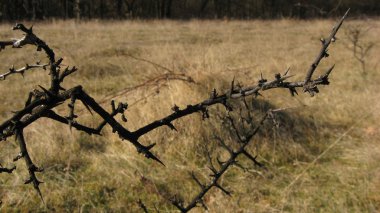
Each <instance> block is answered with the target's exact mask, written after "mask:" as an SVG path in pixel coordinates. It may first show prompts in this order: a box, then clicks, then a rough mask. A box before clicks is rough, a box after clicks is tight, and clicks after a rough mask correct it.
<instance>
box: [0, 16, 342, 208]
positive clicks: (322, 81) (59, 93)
mask: <svg viewBox="0 0 380 213" xmlns="http://www.w3.org/2000/svg"><path fill="white" fill-rule="evenodd" d="M347 13H348V11H347V12H346V14H345V15H344V16H343V17H342V19H341V20H340V21H339V22H338V24H337V25H336V26H335V27H334V28H333V30H332V32H331V34H330V36H329V38H328V39H327V40H325V41H323V42H322V49H321V52H320V54H319V55H318V56H317V58H316V60H315V61H314V63H313V64H312V66H311V68H310V69H309V70H308V72H307V75H306V78H305V80H304V81H294V82H292V81H288V79H289V78H290V77H292V76H290V75H288V71H286V72H285V73H284V74H283V75H281V74H276V75H275V77H274V79H273V80H271V81H268V80H267V79H264V78H263V77H262V76H261V79H260V80H259V81H258V83H257V84H253V85H252V86H248V87H240V86H236V85H235V84H234V81H232V83H231V88H230V89H229V90H228V91H226V92H225V93H223V94H218V93H217V91H216V89H214V90H213V91H212V92H211V95H210V97H209V98H207V99H206V100H204V101H202V102H200V103H198V104H194V105H188V106H187V107H185V108H183V109H180V108H179V107H178V106H174V107H173V108H172V110H173V113H171V114H170V115H168V116H166V117H164V118H162V119H159V120H156V121H153V122H152V123H149V124H147V125H145V126H142V127H141V128H139V129H137V130H135V131H131V130H128V129H126V128H125V127H124V126H123V125H122V124H121V123H119V122H118V121H117V120H116V119H115V118H114V117H115V116H116V115H118V114H121V118H122V120H124V121H127V119H126V117H125V116H124V111H125V110H127V106H128V105H127V104H124V103H120V104H119V105H118V106H117V107H116V105H115V103H114V102H113V101H111V107H112V108H111V111H110V112H108V111H107V110H106V109H105V108H103V107H102V106H101V105H100V104H99V103H98V102H97V101H96V100H94V99H93V98H92V97H91V96H90V95H89V94H88V93H86V92H85V91H84V89H83V88H82V86H80V85H78V86H75V87H73V88H70V89H67V90H66V89H64V88H63V87H62V86H61V83H62V82H63V81H64V79H65V78H66V77H67V76H69V75H71V74H73V73H74V72H76V71H77V68H76V67H71V68H69V67H66V68H64V69H63V68H62V67H61V63H62V61H63V59H62V58H60V59H58V60H56V59H55V53H54V51H53V50H52V49H51V48H50V47H49V46H48V45H47V44H46V43H45V42H44V41H43V40H41V39H40V38H39V37H37V36H36V35H35V34H34V33H33V29H32V27H31V28H29V29H28V28H26V27H25V26H24V25H23V24H16V25H15V26H14V27H13V30H20V31H22V32H23V33H25V35H24V36H23V37H22V38H20V39H17V40H11V41H0V47H1V49H5V48H6V47H7V46H11V47H13V48H21V47H23V46H25V45H34V46H36V47H37V51H41V50H43V51H44V52H45V54H46V55H47V57H48V59H49V63H48V64H43V65H40V64H37V65H26V66H25V67H24V68H20V69H17V70H16V69H14V68H11V69H10V70H9V71H8V72H6V73H4V74H3V75H1V76H2V78H3V79H5V78H6V77H7V76H9V75H11V74H16V73H17V74H23V73H24V72H25V71H27V70H29V69H32V68H49V75H50V87H49V88H48V89H46V88H44V87H42V86H39V89H35V90H33V91H32V92H30V93H29V96H28V98H27V101H26V103H25V107H24V108H22V109H20V110H19V111H16V112H15V114H14V115H13V116H12V117H11V118H9V119H7V120H5V121H4V122H3V123H2V124H0V140H4V141H5V140H6V139H7V138H9V137H11V136H13V135H14V136H15V138H16V141H17V142H18V144H19V145H20V154H19V155H17V157H16V158H15V160H18V159H21V158H24V160H25V163H26V167H27V169H28V172H29V179H28V180H27V181H25V183H31V184H33V187H34V188H35V189H36V191H37V193H38V195H39V196H40V197H41V199H42V195H41V192H40V189H39V184H40V183H41V182H40V181H39V180H38V179H37V175H36V172H41V171H42V169H40V168H38V167H37V166H35V165H34V163H33V162H32V160H31V157H30V156H29V154H28V151H27V146H26V143H25V139H24V133H23V132H24V129H25V128H27V127H28V126H29V125H30V124H32V123H34V122H35V121H37V120H39V119H40V118H49V119H52V120H55V121H58V122H60V123H63V124H67V125H68V126H69V128H75V129H77V130H79V131H83V132H86V133H88V134H95V135H100V134H101V131H102V129H103V128H104V127H105V126H106V125H107V124H108V125H109V126H110V127H111V128H112V130H113V132H114V133H117V134H118V135H119V137H120V139H121V140H127V141H128V142H130V143H131V144H132V145H133V146H135V148H136V150H137V152H138V153H141V154H143V155H144V156H145V157H146V158H150V159H153V160H155V161H157V162H158V163H160V164H162V165H164V164H163V162H162V161H161V160H160V159H159V158H158V157H157V156H156V155H155V154H153V153H152V152H151V149H152V148H153V147H154V146H155V143H152V144H149V145H143V144H141V143H140V142H139V138H140V137H142V136H143V135H145V134H148V133H149V132H150V131H152V130H154V129H157V128H158V127H161V126H168V127H169V128H171V129H172V130H176V128H175V126H174V125H173V123H172V122H173V121H175V120H177V119H180V118H182V117H184V116H187V115H190V114H193V113H196V112H201V113H202V117H203V118H208V117H209V113H208V108H209V107H210V106H213V105H216V104H221V105H224V106H225V107H226V109H227V110H229V111H230V110H232V108H231V106H230V105H229V103H228V101H229V100H231V99H238V98H244V97H247V96H253V97H256V96H258V95H259V94H260V93H259V92H261V91H264V90H269V89H275V88H286V89H288V90H289V91H290V92H291V94H292V95H294V94H297V90H296V88H298V87H302V88H303V89H304V92H309V93H310V95H311V96H313V95H314V94H315V93H318V92H319V90H318V88H317V86H318V85H328V84H329V75H330V73H331V71H332V69H333V68H334V66H332V67H331V68H330V69H328V70H327V71H326V72H325V73H324V74H323V75H321V76H319V77H318V78H315V79H312V75H313V73H314V71H315V70H316V68H317V66H318V64H319V62H320V61H321V60H322V58H324V57H327V56H328V54H327V48H328V46H329V45H330V43H331V42H332V41H334V40H335V35H336V33H337V31H338V30H339V28H340V26H341V25H342V23H343V21H344V19H345V18H346V16H347ZM77 100H80V101H81V102H82V104H83V105H84V106H85V107H86V108H87V109H88V110H89V111H90V112H91V113H94V114H98V115H99V116H100V117H101V118H102V121H101V122H100V124H99V125H98V126H97V127H95V128H93V127H88V126H86V125H84V124H79V123H77V122H76V118H77V117H78V115H76V114H75V104H77V103H78V102H77ZM65 101H70V103H69V115H68V116H62V115H59V114H58V113H56V112H54V109H55V107H57V106H59V105H61V104H63V103H64V102H65ZM252 134H253V135H255V134H256V133H255V132H254V133H252ZM253 135H252V137H253ZM249 140H250V137H245V138H241V142H242V146H241V147H240V149H239V150H237V151H233V150H230V151H231V158H230V160H229V161H227V163H225V164H224V166H222V167H221V169H220V170H216V169H212V171H213V172H214V177H215V179H214V181H213V182H212V184H211V185H206V186H205V189H207V188H208V189H207V190H205V191H204V192H203V193H201V194H200V195H199V196H198V197H196V198H194V200H193V201H192V202H190V204H189V205H188V206H186V207H183V205H182V204H181V202H173V204H175V205H176V206H177V207H180V209H181V208H183V209H184V210H189V209H191V208H193V207H194V206H195V205H196V204H199V203H203V202H202V199H201V198H202V197H203V196H204V194H206V193H207V191H208V190H209V189H210V188H211V187H213V186H215V187H217V188H220V189H222V187H221V186H220V185H218V183H217V181H218V179H219V177H220V176H221V175H223V173H224V172H225V171H226V170H227V168H228V167H229V165H232V164H234V163H235V159H236V157H237V156H238V155H240V154H244V155H245V156H247V157H248V158H249V159H251V160H252V159H255V158H254V157H252V156H250V155H248V154H247V153H246V152H245V150H244V148H245V147H246V145H247V144H248V143H249ZM253 161H254V160H253ZM254 162H255V161H254ZM255 163H256V164H257V162H255ZM2 171H5V172H7V171H13V170H12V169H11V170H6V169H4V168H2ZM222 191H225V192H227V191H226V190H224V189H222Z"/></svg>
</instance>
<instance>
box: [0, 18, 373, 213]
mask: <svg viewBox="0 0 380 213" xmlns="http://www.w3.org/2000/svg"><path fill="white" fill-rule="evenodd" d="M358 23H362V24H366V25H370V26H372V30H371V31H370V32H369V34H368V36H367V37H366V38H365V39H367V40H368V41H373V42H379V41H380V39H379V37H378V35H379V33H380V28H379V27H380V21H378V20H369V21H365V22H364V21H360V22H359V21H349V22H347V23H345V25H344V26H343V29H342V31H341V32H339V34H338V38H339V40H338V42H336V43H334V44H333V45H332V47H330V54H331V56H330V57H329V58H328V59H327V60H326V61H324V62H323V63H322V64H321V65H320V67H319V72H318V73H317V74H316V75H318V74H319V73H321V72H323V71H324V70H325V69H326V68H327V67H329V66H330V65H331V64H333V63H335V64H336V68H335V70H334V72H333V74H332V76H331V82H332V84H331V85H330V86H328V87H324V88H320V89H321V93H320V94H318V95H317V96H316V97H314V98H310V97H309V96H308V95H307V94H300V96H297V97H295V98H293V97H291V96H290V95H289V92H288V91H281V90H274V91H269V92H265V93H263V95H264V97H261V98H259V99H260V100H262V101H268V102H270V103H271V104H273V105H274V106H276V107H295V109H291V110H289V111H288V112H287V115H286V116H287V117H286V118H287V119H284V120H283V125H284V127H283V128H282V129H280V130H279V132H273V131H272V130H271V129H270V128H268V129H267V130H265V131H263V132H262V134H261V136H260V140H258V141H257V142H256V143H257V147H259V149H254V148H253V146H252V151H258V154H259V158H260V160H261V161H263V162H265V163H266V165H267V166H268V168H269V170H268V171H262V170H260V169H259V170H258V171H256V170H253V169H252V170H250V172H243V171H241V170H239V169H236V168H233V169H231V170H230V171H229V172H228V173H227V174H226V176H225V177H224V178H223V179H222V183H223V185H226V186H227V188H229V189H231V190H232V191H233V196H232V197H231V198H229V197H226V196H224V195H223V194H222V193H221V192H220V191H217V190H212V191H211V192H210V193H209V194H208V195H207V196H206V203H207V205H208V206H209V208H210V211H211V212H278V211H285V212H376V211H379V209H380V190H379V189H380V181H379V180H380V163H379V162H380V157H379V156H380V146H379V139H380V131H379V128H378V125H377V123H376V121H377V120H378V119H379V118H380V113H379V106H380V105H379V104H380V103H379V101H378V100H379V93H378V91H377V90H378V84H377V82H378V81H379V80H380V75H379V74H378V70H379V67H378V64H379V58H378V56H379V55H380V48H378V46H376V47H375V49H373V52H372V54H371V56H372V57H370V58H368V73H369V74H368V76H367V77H366V78H364V77H363V76H362V75H361V73H360V66H359V64H358V63H357V62H356V61H355V60H354V58H353V57H352V53H351V52H350V51H349V50H347V49H346V48H345V46H344V43H345V42H347V39H346V38H345V36H344V33H343V31H344V30H345V27H346V25H354V24H358ZM333 24H334V21H332V20H319V21H295V20H280V21H246V22H245V21H197V20H193V21H188V22H180V21H132V22H130V21H128V22H84V23H75V22H71V21H66V22H63V21H57V22H52V23H37V24H35V32H36V33H37V34H38V35H39V36H40V37H41V38H43V39H44V40H45V41H46V42H47V43H48V44H49V45H50V46H51V47H52V48H53V49H54V50H55V51H56V53H57V55H58V56H61V57H63V58H64V64H65V65H71V66H72V65H75V66H77V67H79V72H78V73H76V74H74V75H73V76H72V77H71V78H68V79H67V81H66V82H65V84H64V85H65V86H66V87H67V88H68V87H71V86H74V85H78V84H81V85H83V86H84V88H85V90H86V91H87V92H89V93H90V94H91V95H92V96H93V97H95V99H97V100H99V101H101V100H103V98H104V97H106V96H107V95H109V94H114V93H116V92H117V91H120V90H123V89H125V88H128V87H133V86H136V85H138V84H141V83H142V82H144V81H145V80H148V79H150V78H153V77H155V76H158V75H160V74H163V73H165V70H162V69H159V68H156V67H154V66H152V65H151V64H148V63H144V62H141V61H138V60H134V59H132V58H130V57H128V56H127V54H133V55H135V56H138V57H140V58H145V59H148V60H151V61H154V62H156V63H158V64H161V65H163V66H165V67H168V68H170V69H172V70H175V71H176V72H181V73H185V74H187V75H189V76H191V77H193V78H194V79H195V81H196V82H197V83H198V84H196V85H195V84H189V83H185V82H181V81H170V82H167V86H166V87H163V88H161V90H160V93H158V94H156V95H154V96H150V97H149V98H148V99H147V100H146V101H143V102H138V103H136V104H134V105H133V106H132V107H131V108H130V109H128V111H127V113H126V115H127V117H128V120H129V121H128V122H127V123H126V124H125V126H126V127H128V128H130V129H136V128H138V127H139V126H142V125H143V124H146V123H148V122H149V121H152V120H154V119H158V118H160V117H163V116H165V115H167V114H168V113H170V111H171V110H170V108H171V107H172V106H173V105H174V104H177V105H178V106H180V107H184V106H186V105H187V104H191V103H196V102H198V101H201V100H203V99H205V98H207V97H208V96H209V92H210V91H211V90H212V88H217V89H218V90H219V91H221V90H224V89H226V88H228V85H229V82H230V81H231V80H232V78H233V76H235V77H236V79H238V80H239V82H241V83H242V84H243V85H247V84H249V83H252V82H256V81H257V79H258V78H259V75H260V72H263V73H264V76H265V77H267V78H272V76H273V75H274V74H275V73H277V72H283V71H284V70H285V69H286V68H287V67H291V73H292V74H296V76H295V77H294V79H299V80H302V79H303V77H304V74H305V72H306V70H307V68H308V66H309V65H310V63H311V62H312V60H313V59H314V57H315V56H316V54H317V52H318V51H319V48H320V43H319V42H318V40H319V38H320V37H322V36H326V35H327V34H328V33H329V32H330V29H331V27H332V26H333ZM10 28H11V26H10V25H1V26H0V38H1V39H0V40H4V39H7V38H11V37H18V36H20V35H19V34H18V32H12V31H10ZM0 54H1V55H0V58H1V63H0V68H1V69H0V70H4V71H6V70H7V69H8V68H9V67H10V65H12V64H14V65H15V67H17V66H22V65H24V63H30V64H31V63H33V62H35V61H36V60H38V59H42V60H45V58H44V57H45V56H43V55H42V54H41V53H36V52H35V49H34V47H26V48H23V49H21V50H20V49H6V50H5V51H2V52H0ZM47 83H48V77H47V73H46V72H44V71H37V70H35V71H31V72H28V73H27V74H26V75H25V78H21V77H20V76H12V77H10V78H9V79H7V80H6V81H1V82H0V91H1V106H0V117H1V119H2V120H4V119H6V118H8V117H9V116H10V115H11V110H15V109H18V108H20V107H22V105H23V104H24V101H25V100H26V97H27V93H28V91H30V90H31V89H33V88H36V85H39V84H41V85H47ZM155 90H156V88H154V87H149V88H143V89H138V90H135V91H134V92H132V93H128V94H127V95H125V96H124V95H121V96H119V97H118V98H117V100H118V101H127V102H128V103H129V104H133V103H134V102H135V101H136V100H138V99H139V98H140V97H142V96H146V95H148V94H151V93H152V92H154V91H155ZM299 93H301V91H299ZM103 105H104V106H107V105H109V104H108V103H107V102H106V103H104V104H103ZM59 112H61V113H64V114H66V113H68V110H67V109H65V107H61V108H60V109H59ZM222 112H223V111H222V110H221V109H215V108H214V109H212V110H211V113H212V115H215V114H216V113H222ZM80 120H81V121H83V122H85V123H88V124H92V125H95V124H96V123H97V122H99V118H97V117H95V118H92V117H91V116H90V115H89V114H88V113H86V115H83V116H82V118H81V119H80ZM175 125H176V127H177V128H178V130H179V133H176V132H172V131H170V130H168V129H167V128H162V129H159V130H156V131H154V132H152V133H150V134H149V135H146V136H144V137H143V138H142V142H143V143H146V144H147V143H153V142H155V143H157V144H158V145H157V146H156V147H155V148H154V152H155V153H157V154H158V155H159V156H160V158H161V159H162V160H163V161H164V162H165V164H166V167H162V166H160V165H158V164H156V163H154V162H152V161H149V160H146V159H145V158H144V157H143V156H141V155H138V154H137V153H136V151H135V149H134V148H133V147H132V146H130V144H129V143H126V142H121V141H120V140H119V139H118V137H117V136H116V135H114V134H112V133H111V131H110V130H109V129H106V130H105V133H104V135H105V136H104V137H97V136H87V135H86V134H83V133H79V132H76V131H73V132H72V133H71V132H70V131H69V129H68V127H66V126H62V125H60V124H56V123H54V122H52V121H49V120H45V119H42V120H40V121H38V122H37V123H36V124H33V125H32V126H30V127H28V128H27V130H26V140H27V143H28V147H29V150H30V154H31V156H32V158H33V160H34V161H35V163H36V164H37V165H41V166H43V167H45V172H44V173H42V174H40V175H39V177H40V178H41V179H42V180H43V181H44V182H45V183H44V184H43V185H41V188H42V193H43V195H44V197H45V201H46V203H47V208H45V207H44V206H43V204H42V203H41V201H40V200H39V198H38V196H37V195H36V193H35V191H34V190H33V189H32V187H31V186H25V185H23V179H24V178H25V177H26V171H25V167H24V164H23V162H22V161H20V162H17V164H16V165H17V167H18V169H17V170H16V171H15V172H14V174H12V175H7V174H1V175H0V181H1V182H0V183H1V188H0V199H1V200H2V201H3V205H2V206H1V207H0V209H1V211H4V212H7V211H16V210H19V211H22V212H24V211H28V210H32V211H51V210H55V211H58V212H62V211H69V212H71V211H78V212H82V211H84V212H92V211H94V210H95V211H116V212H138V211H141V209H139V208H138V206H137V205H136V201H137V200H138V199H139V198H141V199H142V200H143V201H144V202H145V204H146V205H147V206H148V207H149V208H150V209H153V205H156V206H157V208H159V209H160V210H162V211H163V212H167V211H172V210H175V209H174V208H173V207H172V206H171V205H170V204H168V203H167V202H166V201H165V200H164V199H163V196H166V195H168V194H172V195H173V194H176V193H177V194H180V195H182V196H183V197H184V198H185V200H189V199H190V198H191V196H192V195H194V194H195V193H196V192H197V190H199V189H198V187H197V186H196V185H195V184H194V183H193V182H192V181H191V179H190V178H189V175H188V172H189V171H196V172H197V173H198V174H199V176H200V177H202V178H203V180H206V179H207V178H208V177H207V172H208V171H207V165H206V159H205V156H204V154H203V152H202V150H201V148H200V147H202V145H203V144H208V143H211V141H210V140H211V139H210V138H211V136H212V133H213V132H214V131H215V132H218V133H221V132H222V131H223V130H222V129H221V125H220V123H219V122H217V119H216V118H215V116H212V118H211V119H210V120H206V121H202V119H201V116H200V115H191V116H189V117H186V118H184V119H182V120H180V121H176V122H175ZM352 126H354V127H353V128H352V130H351V131H348V132H347V130H348V129H350V128H351V127H352ZM345 132H346V135H344V137H342V138H341V139H340V140H339V141H337V139H339V137H340V136H341V135H342V134H344V133H345ZM334 142H336V143H335V145H334V146H332V147H331V149H329V151H328V152H326V153H325V154H323V155H322V156H320V155H321V154H322V153H323V152H324V151H325V150H326V149H327V148H328V147H329V146H330V145H331V144H333V143H334ZM0 146H1V147H0V150H1V151H0V156H1V160H0V162H1V163H2V164H3V165H11V164H12V163H11V159H12V158H13V157H14V156H15V155H16V154H17V152H18V151H17V150H18V148H17V145H16V144H15V142H13V141H12V140H8V141H7V142H1V144H0ZM318 156H320V158H319V159H318V160H317V161H315V162H314V163H312V164H311V162H313V160H314V159H315V158H317V157H318ZM241 161H242V163H244V164H245V165H249V162H248V161H245V160H244V159H243V158H242V159H241ZM202 211H203V209H201V208H198V209H195V210H194V212H202Z"/></svg>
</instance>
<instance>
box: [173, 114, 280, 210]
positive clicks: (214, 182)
mask: <svg viewBox="0 0 380 213" xmlns="http://www.w3.org/2000/svg"><path fill="white" fill-rule="evenodd" d="M276 111H278V110H276ZM272 112H273V111H272V110H270V111H268V112H267V113H265V115H264V116H263V117H262V118H261V120H260V121H259V123H258V125H257V126H256V127H255V128H253V123H252V124H251V127H252V131H251V132H250V133H248V134H247V135H245V136H244V138H242V137H237V138H238V140H239V144H241V145H240V147H239V148H238V149H237V151H234V150H233V148H232V147H229V146H228V145H226V143H225V142H224V141H223V140H222V139H220V138H219V140H218V142H219V143H221V147H222V148H224V149H226V150H227V152H228V153H229V155H230V156H229V158H228V160H226V161H224V162H221V161H220V160H218V163H219V167H220V168H219V169H217V168H216V167H215V166H214V165H213V163H212V159H211V157H210V155H208V156H209V157H208V161H209V165H210V167H209V168H210V170H211V175H210V176H211V177H212V179H211V181H210V183H208V184H206V185H204V184H202V183H201V181H200V180H198V179H197V178H196V176H195V174H194V173H191V177H192V178H193V180H194V181H195V182H196V183H197V185H199V186H200V188H201V191H200V192H199V193H198V194H197V195H195V196H194V198H193V199H192V200H191V201H190V202H189V203H188V204H187V205H186V206H184V205H183V201H180V200H178V199H177V198H176V196H174V197H173V198H171V200H170V201H171V203H172V204H173V205H174V206H176V207H177V208H178V209H179V210H180V211H181V212H188V211H190V210H191V209H193V208H195V207H196V206H197V205H198V204H200V205H201V206H202V207H204V208H205V209H206V210H207V206H206V204H205V203H204V201H203V197H204V196H205V195H206V194H207V192H209V191H210V189H212V188H213V187H216V188H218V189H220V190H221V191H222V192H223V193H224V194H226V195H228V196H231V192H229V191H228V190H227V189H225V188H224V187H223V186H221V185H220V184H219V183H218V181H219V179H220V178H221V177H222V176H223V174H224V173H225V172H226V171H227V170H228V169H229V168H230V167H231V166H233V165H237V160H236V159H237V158H238V157H239V156H240V155H244V156H246V157H247V158H248V159H249V160H252V162H253V163H254V165H256V166H259V167H261V166H262V164H261V163H259V162H258V161H257V160H256V157H253V156H252V155H251V154H249V153H248V151H247V150H246V147H247V146H248V145H249V144H250V143H251V142H252V141H253V140H252V138H253V137H254V136H255V135H256V134H257V132H258V131H259V129H260V127H261V126H262V125H263V123H264V121H265V120H266V119H267V117H268V116H270V115H271V113H272ZM228 118H229V120H230V121H231V120H232V117H230V116H228ZM232 127H233V129H234V130H235V131H236V133H237V132H238V131H239V130H238V129H237V128H236V126H235V125H233V126H232Z"/></svg>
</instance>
